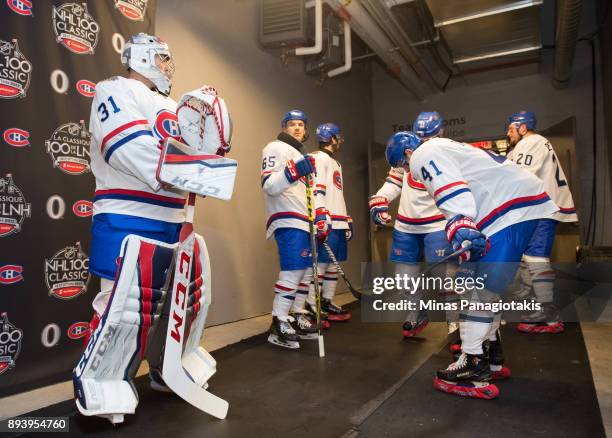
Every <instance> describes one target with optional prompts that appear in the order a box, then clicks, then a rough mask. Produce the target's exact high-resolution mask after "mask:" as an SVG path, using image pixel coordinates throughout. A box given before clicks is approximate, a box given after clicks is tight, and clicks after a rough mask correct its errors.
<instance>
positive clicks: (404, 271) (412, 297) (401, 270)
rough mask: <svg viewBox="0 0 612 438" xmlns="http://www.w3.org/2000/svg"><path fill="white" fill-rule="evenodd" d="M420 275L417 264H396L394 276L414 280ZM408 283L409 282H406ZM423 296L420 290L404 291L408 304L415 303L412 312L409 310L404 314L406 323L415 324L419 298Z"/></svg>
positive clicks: (419, 268) (417, 315)
mask: <svg viewBox="0 0 612 438" xmlns="http://www.w3.org/2000/svg"><path fill="white" fill-rule="evenodd" d="M420 273H421V267H420V266H419V265H418V264H417V263H396V264H395V274H396V275H400V276H401V277H402V278H404V276H406V277H407V278H416V277H418V276H419V274H420ZM408 281H410V280H408ZM422 295H423V291H422V290H408V291H405V298H406V299H407V300H409V301H410V302H413V303H416V308H415V309H414V310H409V311H408V313H407V314H406V321H409V322H413V323H414V322H417V319H418V317H419V307H420V301H421V296H422Z"/></svg>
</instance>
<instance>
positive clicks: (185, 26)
mask: <svg viewBox="0 0 612 438" xmlns="http://www.w3.org/2000/svg"><path fill="white" fill-rule="evenodd" d="M258 5H259V2H258V1H254V0H253V1H239V0H223V1H220V0H205V1H196V0H180V1H179V0H163V1H158V2H157V22H156V29H157V34H158V35H159V36H160V37H162V38H163V39H165V40H166V41H167V42H168V43H169V44H170V47H171V49H172V51H173V53H174V56H175V61H176V67H177V71H176V76H175V83H174V87H173V92H172V97H173V98H175V99H178V98H179V97H180V95H181V94H182V93H184V92H185V91H188V90H191V89H194V88H196V87H199V86H201V85H202V84H204V83H206V84H210V85H214V86H215V87H217V88H218V90H219V91H220V93H221V95H222V96H223V97H224V98H225V99H226V101H227V102H228V105H229V109H230V112H231V115H232V118H233V120H234V140H233V145H232V152H231V153H230V155H229V156H230V158H234V159H236V160H238V163H239V164H238V166H239V167H238V177H237V181H236V186H235V191H234V197H233V199H232V200H231V201H230V202H223V201H219V200H214V199H206V200H199V201H198V207H197V214H196V221H195V224H196V225H195V227H196V230H197V231H198V232H199V233H201V234H202V235H203V236H204V238H205V239H206V242H207V245H208V248H209V251H210V255H211V262H212V271H213V305H212V308H211V312H210V315H209V318H208V324H209V325H213V324H218V323H221V322H226V321H233V320H237V319H241V318H246V317H249V316H253V315H256V314H260V313H264V312H269V311H270V310H271V303H272V299H273V285H274V282H275V280H276V278H277V275H278V269H279V267H278V258H277V253H276V245H275V243H274V241H266V240H265V221H266V220H265V211H264V203H263V195H262V191H261V185H260V170H261V150H262V149H263V147H264V146H265V145H266V143H268V142H269V141H271V140H273V139H275V138H276V136H277V134H278V132H279V131H280V119H281V117H282V115H283V114H284V113H285V112H286V111H287V110H289V109H292V108H300V109H302V110H304V111H305V112H306V113H307V114H308V116H309V117H310V125H309V126H310V128H311V132H312V133H314V129H315V128H316V126H317V124H319V123H322V122H326V121H333V122H335V123H337V124H339V125H340V126H341V128H342V130H343V131H344V134H345V137H346V143H345V146H344V151H341V153H340V154H339V156H338V159H339V161H340V162H341V163H342V165H343V171H344V179H345V197H346V199H347V205H348V209H349V214H351V215H353V216H354V218H355V227H356V230H357V233H356V238H355V239H354V240H353V241H352V242H351V243H350V244H349V245H350V246H349V254H350V263H348V264H347V272H348V273H349V275H351V278H354V279H355V280H353V281H355V282H357V283H358V282H359V281H358V279H359V277H360V262H361V261H366V260H368V259H369V244H368V240H367V239H368V236H367V233H368V230H369V228H368V223H367V220H368V216H367V195H368V193H367V145H368V141H369V138H370V137H371V125H372V122H371V114H370V111H371V104H370V103H369V101H368V99H369V95H370V80H369V75H368V74H367V72H364V71H363V70H361V69H360V66H359V65H357V66H356V68H355V69H354V70H353V71H352V72H351V73H350V74H349V75H345V76H343V77H340V78H338V79H335V80H330V81H328V82H326V83H325V84H324V85H323V86H322V87H321V86H317V85H315V83H314V80H313V78H311V77H307V76H306V75H305V74H304V73H303V67H302V62H301V60H300V61H299V62H298V61H293V62H292V63H291V64H290V65H289V66H287V67H286V66H283V65H282V63H281V62H280V59H279V58H278V56H277V54H271V53H269V52H266V51H264V50H262V49H261V48H259V47H258V43H257V38H258ZM312 137H314V135H313V136H312ZM314 145H315V143H314V140H313V138H311V139H310V140H309V141H308V147H309V149H312V148H313V147H314ZM340 286H341V285H340Z"/></svg>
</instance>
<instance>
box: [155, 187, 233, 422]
mask: <svg viewBox="0 0 612 438" xmlns="http://www.w3.org/2000/svg"><path fill="white" fill-rule="evenodd" d="M194 211H195V194H194V193H190V194H189V201H188V203H187V211H186V219H185V223H184V224H183V227H182V228H181V233H180V243H179V246H178V251H177V255H176V257H177V258H176V266H175V269H174V282H173V288H172V290H171V291H170V292H171V294H170V296H169V297H168V298H167V299H169V300H170V314H169V321H168V329H167V331H166V345H165V351H164V362H163V366H162V377H163V379H164V382H165V383H166V385H168V387H169V388H170V389H171V390H172V391H173V392H174V393H175V394H177V395H179V396H180V397H181V398H182V399H183V400H185V401H187V402H188V403H190V404H191V405H193V406H195V407H196V408H198V409H200V410H201V411H203V412H206V413H207V414H210V415H212V416H213V417H217V418H220V419H223V418H225V417H226V416H227V411H228V409H229V403H228V402H227V401H225V400H223V399H221V398H219V397H217V396H216V395H214V394H212V393H210V392H208V391H207V390H205V389H204V388H202V387H201V386H200V385H198V384H197V383H196V382H195V381H194V379H193V378H192V377H191V376H190V375H189V373H188V372H187V371H186V370H185V368H184V367H183V362H182V356H183V349H184V347H183V346H184V344H185V337H186V336H185V326H186V324H187V322H188V321H187V306H188V290H189V280H190V275H191V267H192V264H193V256H194V245H195V233H194V232H193V224H192V222H193V216H194Z"/></svg>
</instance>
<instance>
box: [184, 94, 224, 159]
mask: <svg viewBox="0 0 612 438" xmlns="http://www.w3.org/2000/svg"><path fill="white" fill-rule="evenodd" d="M176 116H177V118H178V124H179V128H180V130H181V137H182V138H183V140H185V143H187V144H188V145H189V146H191V147H192V148H194V149H196V150H198V151H201V152H203V153H205V154H211V155H212V154H214V155H221V156H223V155H225V154H227V153H228V152H229V151H230V149H231V147H232V144H231V143H232V119H231V117H230V114H229V111H228V109H227V105H226V104H225V100H223V98H222V97H221V96H219V95H218V93H217V90H216V89H215V88H213V87H209V86H207V85H204V86H203V87H202V88H198V89H197V90H193V91H190V92H188V93H185V94H184V95H183V97H181V100H180V101H179V105H178V109H177V110H176Z"/></svg>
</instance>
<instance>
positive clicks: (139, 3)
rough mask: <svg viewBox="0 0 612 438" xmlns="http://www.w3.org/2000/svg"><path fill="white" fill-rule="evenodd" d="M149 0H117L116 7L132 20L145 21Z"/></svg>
mask: <svg viewBox="0 0 612 438" xmlns="http://www.w3.org/2000/svg"><path fill="white" fill-rule="evenodd" d="M147 2H148V0H115V8H116V9H118V10H119V12H121V15H123V16H124V17H125V18H127V19H129V20H132V21H143V20H144V16H145V12H146V10H147Z"/></svg>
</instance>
